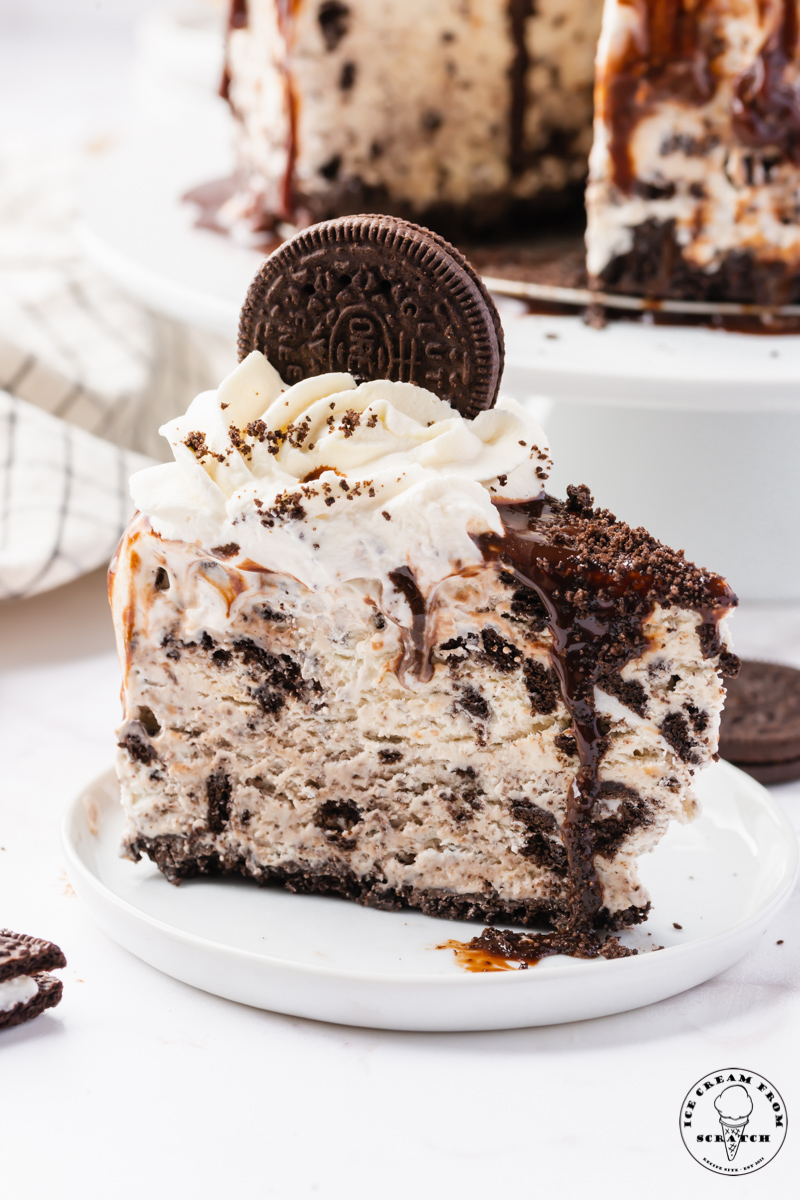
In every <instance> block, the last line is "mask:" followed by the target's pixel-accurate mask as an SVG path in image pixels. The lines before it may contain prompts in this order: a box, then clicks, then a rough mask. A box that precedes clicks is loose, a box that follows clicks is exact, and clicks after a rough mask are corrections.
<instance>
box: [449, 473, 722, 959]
mask: <svg viewBox="0 0 800 1200" xmlns="http://www.w3.org/2000/svg"><path fill="white" fill-rule="evenodd" d="M567 493H568V497H569V498H568V500H567V501H566V503H564V502H562V501H558V500H555V499H553V498H552V497H549V496H544V497H542V498H540V499H537V500H533V501H530V502H527V503H523V504H509V503H505V504H503V503H500V504H498V505H497V507H498V510H499V512H500V514H501V517H502V521H503V526H504V530H505V532H504V535H503V536H502V537H501V536H498V535H497V534H494V533H490V534H484V535H481V536H480V537H478V538H476V541H477V543H478V545H479V546H480V548H481V550H482V552H483V554H484V557H485V558H486V559H488V560H495V561H496V562H497V563H498V564H500V565H502V567H503V568H504V569H506V570H508V571H510V572H511V573H512V575H513V576H514V577H515V578H516V579H517V580H518V581H519V583H520V584H522V586H523V587H525V588H530V589H532V590H533V591H534V592H535V593H536V595H537V596H538V598H539V600H540V602H541V604H542V605H543V606H544V609H545V611H546V613H547V624H548V626H549V629H550V632H551V634H552V646H551V651H550V653H551V657H552V662H553V667H554V669H555V671H556V673H557V675H558V680H559V684H560V687H561V694H562V697H563V700H564V703H565V705H566V708H567V711H568V712H569V714H570V716H571V718H572V729H571V733H572V736H573V737H574V739H575V744H576V748H577V754H578V762H579V767H578V770H577V772H576V774H575V778H574V780H573V782H572V786H571V788H570V791H569V795H568V798H567V811H566V816H565V818H564V821H563V824H562V827H561V836H562V840H563V843H564V847H565V849H566V853H567V862H568V874H567V898H568V902H569V922H568V926H567V928H565V929H563V930H560V931H557V932H556V933H552V934H541V935H530V934H521V933H514V932H510V931H505V932H500V931H498V930H494V929H486V930H484V932H483V934H481V936H480V937H479V938H474V939H473V940H472V941H471V942H470V943H469V945H470V946H471V947H472V948H473V949H479V950H483V951H485V952H487V953H489V954H495V955H501V956H503V957H505V958H512V959H520V960H522V961H526V962H536V961H538V960H539V959H540V958H543V957H545V956H547V955H552V954H572V955H575V956H578V957H589V958H592V957H596V956H597V955H598V954H602V955H603V957H606V958H616V957H620V956H622V955H625V954H627V953H629V951H627V950H626V949H625V948H624V947H622V946H621V945H620V944H619V942H618V941H617V939H616V938H608V939H606V940H605V941H604V942H603V941H602V940H601V938H600V936H599V934H598V929H600V928H602V926H603V924H604V914H603V889H602V885H601V883H600V880H599V879H598V876H597V871H596V870H595V865H594V854H595V847H594V830H593V826H592V814H593V811H594V807H595V804H596V802H597V800H598V797H599V795H600V791H601V786H602V785H601V782H600V778H599V772H598V768H599V763H600V759H601V757H602V754H603V749H604V745H603V743H604V735H603V731H602V729H601V727H600V724H599V721H598V715H597V712H596V709H595V702H594V690H595V686H596V685H597V683H598V681H599V680H600V677H601V675H602V674H603V673H605V672H607V671H608V669H609V668H610V669H613V670H615V671H618V670H619V668H621V667H622V666H624V664H625V663H626V662H627V661H628V660H629V659H630V658H632V657H634V656H635V655H637V654H640V653H641V652H642V651H643V649H644V647H645V641H646V639H645V636H644V632H643V626H644V622H645V621H646V620H647V618H648V617H649V616H650V614H651V613H652V612H653V610H654V608H655V606H656V604H659V603H661V604H664V605H669V604H673V605H674V604H680V605H681V606H683V607H686V608H693V609H695V610H696V611H697V612H699V613H700V615H701V626H700V643H701V648H702V651H703V654H704V656H705V657H706V658H709V657H712V656H714V655H717V654H719V655H720V670H721V671H722V672H723V674H727V675H735V674H736V671H737V670H738V659H737V658H736V657H735V655H732V654H729V653H726V652H724V651H723V652H722V653H721V650H722V646H721V641H720V638H719V633H718V628H719V622H720V621H721V619H722V618H723V617H724V616H725V615H726V613H727V612H729V611H730V609H731V608H733V607H734V606H735V605H736V603H737V600H736V596H735V595H734V593H733V592H732V591H731V589H730V587H729V586H728V584H727V583H726V582H725V580H724V579H722V578H721V577H720V576H718V575H713V574H711V573H709V572H706V571H703V570H701V569H700V568H698V567H695V566H693V565H691V564H689V563H687V562H686V560H685V559H684V557H683V554H682V553H681V552H675V551H673V550H669V549H668V548H667V547H665V546H662V545H661V544H660V543H659V542H657V541H656V540H655V539H654V538H653V537H651V536H650V534H648V533H647V532H646V531H645V530H643V529H631V528H630V526H628V525H625V524H623V523H622V522H617V520H616V518H615V517H614V516H613V515H612V514H611V513H608V512H606V511H605V510H600V511H596V510H594V509H593V508H592V497H591V495H590V494H589V491H588V489H587V488H586V487H585V486H581V487H569V488H568V489H567Z"/></svg>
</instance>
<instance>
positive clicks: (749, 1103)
mask: <svg viewBox="0 0 800 1200" xmlns="http://www.w3.org/2000/svg"><path fill="white" fill-rule="evenodd" d="M786 1130H787V1115H786V1105H785V1104H784V1102H783V1097H782V1096H781V1094H780V1092H779V1091H778V1089H777V1088H776V1087H775V1086H774V1084H772V1083H770V1081H769V1080H768V1079H765V1078H764V1076H763V1075H758V1074H757V1073H756V1072H755V1071H747V1070H744V1069H743V1068H741V1067H725V1068H724V1069H723V1070H721V1071H716V1072H713V1073H712V1074H710V1075H706V1076H704V1077H703V1078H702V1079H698V1081H697V1083H696V1084H695V1085H694V1087H693V1088H692V1089H691V1091H690V1092H689V1094H688V1095H687V1096H686V1098H685V1099H684V1101H683V1104H682V1106H681V1137H682V1138H683V1142H684V1145H685V1146H686V1149H687V1150H688V1151H689V1153H690V1154H691V1156H692V1158H694V1159H695V1161H696V1162H699V1163H700V1165H701V1166H703V1167H706V1168H707V1169H708V1170H709V1171H713V1172H714V1173H715V1174H717V1175H752V1173H753V1172H754V1171H760V1170H761V1168H762V1167H765V1166H766V1165H767V1164H768V1163H770V1162H771V1161H772V1159H773V1158H774V1157H775V1155H776V1154H777V1153H778V1151H779V1150H780V1148H781V1146H782V1145H783V1143H784V1140H785V1138H786Z"/></svg>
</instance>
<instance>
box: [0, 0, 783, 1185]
mask: <svg viewBox="0 0 800 1200" xmlns="http://www.w3.org/2000/svg"><path fill="white" fill-rule="evenodd" d="M149 7H152V5H148V4H143V3H133V0H113V2H112V0H107V2H106V3H92V0H80V2H78V0H49V2H45V0H36V2H30V0H16V3H10V2H9V0H5V4H4V5H3V6H2V7H0V112H1V113H2V120H3V122H4V124H5V126H6V128H7V129H8V128H9V127H11V128H12V129H14V130H16V131H18V132H20V133H22V134H26V135H27V134H29V133H33V134H35V135H36V136H37V137H42V138H49V139H51V140H52V141H54V142H57V143H60V144H62V145H63V144H64V143H65V142H69V141H72V140H75V141H77V140H79V139H81V138H84V137H90V136H97V135H99V134H102V133H104V132H106V131H107V130H108V129H113V128H114V127H115V126H116V124H117V123H118V122H119V121H121V120H123V119H124V116H125V84H126V78H127V72H128V69H129V64H130V60H131V54H132V45H133V42H132V32H131V30H132V21H133V19H134V17H135V16H136V15H137V13H139V12H141V11H143V10H145V9H147V8H149ZM789 549H790V548H787V551H788V550H789ZM736 624H737V626H738V647H739V649H740V650H742V651H743V652H745V653H748V654H750V655H751V656H755V655H759V654H765V655H768V656H769V655H771V656H776V657H781V658H784V659H788V660H790V661H795V662H796V663H797V664H798V665H800V617H798V614H797V612H796V611H795V610H793V609H790V608H782V609H778V608H772V609H765V608H761V609H757V608H753V609H749V610H746V611H743V612H742V613H740V614H739V617H738V618H737V621H736ZM117 690H118V671H117V666H116V660H115V656H114V653H113V643H112V634H111V627H110V620H109V617H108V613H107V608H106V601H105V592H104V581H103V578H102V575H101V574H100V573H97V574H95V575H92V576H89V577H87V578H85V579H83V580H81V581H78V582H77V583H75V584H71V585H69V586H68V587H66V588H63V589H61V590H60V591H58V592H54V593H51V594H49V595H45V596H41V597H37V598H34V599H32V600H28V601H23V602H19V603H14V604H9V605H6V606H5V607H3V608H0V755H1V757H0V764H1V765H0V771H1V772H2V774H1V776H0V778H1V780H2V792H1V793H0V847H2V849H0V924H7V925H8V926H10V927H11V928H15V929H19V930H21V931H24V932H30V933H34V934H37V935H41V936H46V937H50V938H53V939H54V940H55V941H57V942H58V943H59V944H61V945H62V947H63V948H64V950H65V952H66V955H67V958H68V960H69V965H68V967H67V969H66V970H65V971H64V972H63V973H62V974H63V978H64V983H65V996H64V1001H63V1003H62V1004H61V1006H60V1007H59V1008H58V1009H57V1010H55V1011H54V1012H52V1013H48V1014H45V1015H44V1016H43V1017H41V1018H39V1019H38V1020H36V1021H35V1022H32V1023H31V1024H30V1025H26V1026H22V1027H20V1028H19V1029H15V1030H11V1031H5V1032H3V1033H0V1196H2V1197H3V1200H5V1197H8V1198H9V1200H11V1198H12V1197H13V1200H18V1198H22V1197H25V1198H36V1200H38V1197H42V1198H44V1197H51V1196H63V1197H67V1198H70V1200H71V1198H72V1197H76V1198H78V1197H81V1198H86V1200H95V1198H96V1200H101V1198H102V1200H105V1198H109V1200H116V1198H121V1200H127V1198H128V1197H131V1198H133V1197H136V1198H137V1200H138V1198H139V1197H142V1196H151V1197H155V1198H158V1200H160V1198H161V1197H181V1198H183V1197H190V1196H196V1197H200V1198H201V1200H205V1198H206V1197H209V1198H210V1197H216V1196H225V1197H232V1196H235V1195H242V1196H247V1197H261V1196H265V1197H273V1196H275V1197H281V1198H283V1197H286V1198H288V1200H294V1197H305V1196H321V1197H331V1198H332V1200H338V1198H339V1197H341V1198H342V1200H344V1198H345V1197H346V1198H347V1200H351V1198H354V1200H360V1197H366V1196H372V1195H376V1196H385V1197H389V1198H394V1197H398V1198H399V1197H403V1198H406V1197H408V1198H409V1200H414V1198H416V1197H420V1198H422V1200H428V1198H431V1200H433V1198H434V1197H436V1198H438V1197H446V1198H449V1197H465V1198H469V1200H471V1198H472V1197H475V1198H476V1200H477V1198H478V1197H480V1198H483V1197H487V1196H490V1195H497V1196H503V1197H505V1196H514V1197H527V1196H530V1197H538V1196H540V1195H542V1194H548V1193H549V1194H553V1195H556V1196H563V1197H568V1198H572V1197H576V1198H577V1197H579V1196H580V1197H583V1196H591V1197H597V1198H599V1200H604V1198H605V1197H609V1198H610V1197H612V1196H613V1197H615V1198H617V1197H625V1196H628V1195H632V1194H633V1192H634V1188H635V1189H636V1190H637V1193H639V1192H643V1193H644V1194H645V1196H647V1197H667V1196H670V1197H672V1196H674V1195H675V1194H676V1193H678V1194H683V1195H686V1196H706V1195H709V1196H710V1195H713V1196H715V1197H717V1196H721V1195H727V1194H728V1193H729V1192H730V1193H732V1192H734V1191H736V1192H737V1195H742V1194H744V1195H747V1196H748V1197H750V1196H761V1195H764V1196H770V1197H784V1196H786V1197H788V1196H790V1195H795V1194H796V1191H797V1178H798V1168H800V1133H799V1132H798V1130H797V1123H800V1086H798V1084H797V1080H798V1079H799V1078H800V1008H799V1006H798V983H799V982H800V950H798V946H800V938H798V933H797V930H798V926H799V925H800V904H799V903H798V900H797V897H795V899H794V902H793V905H792V907H791V908H790V909H789V910H788V911H787V912H786V913H785V914H784V916H783V917H782V918H781V919H780V920H779V921H778V923H777V924H776V925H775V926H774V927H773V928H772V929H771V930H770V931H769V932H768V934H767V935H766V937H765V939H764V941H763V943H762V945H761V947H760V948H759V950H758V951H756V952H755V953H753V954H751V955H750V956H749V957H748V958H747V959H745V960H744V961H743V962H742V963H741V964H739V965H738V966H736V967H734V968H733V969H731V970H730V971H728V972H726V973H725V974H724V975H722V976H720V977H719V978H717V979H716V980H713V981H711V982H710V983H708V984H705V985H703V986H702V987H699V988H696V989H694V990H693V991H691V992H688V993H686V994H685V995H683V996H680V997H676V998H675V999H673V1000H670V1001H665V1002H663V1003H661V1004H658V1005H654V1006H652V1007H651V1008H648V1009H644V1010H641V1011H639V1012H634V1013H630V1014H623V1015H620V1016H615V1017H610V1018H604V1019H602V1020H598V1021H591V1022H583V1023H580V1024H575V1025H563V1026H558V1027H553V1028H550V1029H531V1030H520V1031H515V1032H507V1033H485V1034H469V1035H467V1034H457V1035H456V1034H453V1035H417V1034H400V1033H382V1032H376V1031H363V1030H357V1029H350V1028H337V1027H334V1026H327V1025H322V1024H315V1023H312V1022H307V1021H302V1020H295V1019H291V1018H288V1017H282V1016H275V1015H272V1014H269V1013H264V1012H259V1011H255V1010H251V1009H247V1008H242V1007H240V1006H237V1005H234V1004H231V1003H229V1002H227V1001H223V1000H219V999H216V998H214V997H212V996H208V995H205V994H203V993H201V992H197V991H194V990H193V989H191V988H189V987H186V986H184V985H182V984H179V983H177V982H175V981H173V980H171V979H169V978H167V977H165V976H162V975H160V974H159V973H158V972H156V971H154V970H152V969H151V968H149V967H147V966H145V965H144V964H142V963H140V962H139V961H137V960H136V959H135V958H133V957H132V956H131V955H129V954H128V953H127V952H125V951H123V950H121V949H120V948H118V947H117V946H116V945H115V944H114V943H113V942H111V941H110V940H109V939H108V938H106V937H105V936H104V935H103V934H101V933H100V932H99V931H98V930H97V929H96V928H95V927H94V926H93V925H92V923H91V922H90V920H89V918H88V915H87V914H86V913H85V911H84V910H83V908H82V907H81V905H80V903H79V901H78V900H77V899H76V898H75V897H74V895H73V894H72V891H71V888H70V886H69V884H68V881H67V880H66V877H65V874H64V869H63V857H62V853H61V849H60V845H59V840H58V825H59V820H60V816H61V814H62V812H63V810H64V807H65V806H66V804H67V803H68V801H69V800H70V798H71V797H72V796H73V795H74V794H75V792H76V791H77V790H78V789H79V788H80V787H81V786H82V785H83V784H85V783H86V782H87V781H88V780H89V779H90V778H91V777H92V776H93V775H95V774H97V773H99V772H100V771H102V770H104V769H105V768H106V767H107V765H108V764H109V762H110V760H111V757H112V754H113V741H114V739H113V734H112V730H113V726H114V723H115V721H116V719H117V715H118V700H117ZM775 793H776V795H777V796H778V797H779V798H780V800H781V802H783V803H785V804H786V806H787V808H788V809H789V810H790V812H791V813H792V814H793V815H795V816H797V814H799V813H800V787H797V786H795V787H791V786H789V787H784V788H781V789H775ZM795 823H796V824H800V816H797V819H796V821H795ZM778 939H783V941H784V944H783V945H780V946H779V945H776V942H777V941H778ZM726 1066H741V1067H748V1068H751V1069H753V1070H755V1071H758V1072H760V1073H762V1074H763V1075H765V1076H766V1077H767V1078H769V1079H770V1080H772V1081H773V1082H774V1083H775V1084H776V1085H777V1087H778V1088H779V1089H780V1090H781V1092H782V1094H783V1097H784V1099H785V1101H786V1104H787V1107H788V1113H789V1132H788V1137H787V1141H786V1144H785V1146H784V1148H783V1150H782V1151H781V1154H780V1155H779V1157H778V1158H777V1159H776V1160H775V1162H774V1163H772V1164H771V1165H770V1166H769V1167H767V1168H766V1169H765V1170H764V1171H763V1172H761V1173H760V1174H758V1175H756V1176H753V1177H751V1178H748V1179H741V1180H737V1181H736V1182H730V1181H728V1182H726V1181H723V1180H720V1179H717V1178H714V1177H713V1176H711V1175H710V1174H708V1173H707V1172H705V1171H704V1170H703V1169H702V1168H701V1167H699V1166H698V1165H697V1164H696V1163H695V1162H693V1161H692V1159H691V1158H690V1157H689V1155H688V1154H687V1153H686V1151H685V1150H684V1148H683V1146H682V1144H681V1141H680V1137H679V1133H678V1115H679V1108H680V1104H681V1100H682V1098H683V1096H684V1094H685V1093H686V1092H687V1091H688V1089H689V1087H690V1086H691V1084H692V1083H693V1082H694V1081H695V1080H696V1079H697V1078H698V1077H700V1076H701V1075H703V1074H705V1073H706V1072H708V1071H712V1070H715V1069H719V1068H721V1067H726Z"/></svg>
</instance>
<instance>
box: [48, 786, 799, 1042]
mask: <svg viewBox="0 0 800 1200" xmlns="http://www.w3.org/2000/svg"><path fill="white" fill-rule="evenodd" d="M697 790H698V792H699V794H700V797H701V800H702V803H703V809H704V811H703V815H702V816H701V817H700V818H699V819H698V820H697V821H696V822H694V824H693V825H691V826H686V827H684V826H675V827H673V828H672V829H671V830H670V832H669V833H668V834H667V836H666V838H665V839H664V841H663V842H662V844H661V845H660V846H659V848H658V850H657V851H656V853H655V854H653V855H652V856H649V857H648V858H646V859H644V860H643V861H642V863H641V868H642V872H641V873H642V876H643V879H644V882H645V883H646V885H647V887H648V889H649V891H650V893H651V897H652V900H653V907H654V911H653V914H652V916H651V917H650V919H649V920H648V921H647V923H646V924H645V925H641V926H639V927H637V928H636V929H635V930H629V931H628V932H626V933H625V934H623V935H622V939H623V941H625V942H626V944H628V945H630V946H636V947H639V948H641V950H642V953H641V954H639V955H637V956H636V957H632V958H627V959H619V960H617V961H612V962H606V961H604V960H592V961H581V960H577V959H568V958H564V957H554V958H548V959H544V960H543V961H542V962H541V963H539V964H538V966H536V967H533V968H531V969H529V970H527V971H517V970H515V971H507V972H505V971H504V972H498V973H494V974H477V975H476V974H466V973H464V972H463V970H462V969H461V968H460V967H459V966H457V964H456V962H455V958H454V955H453V953H452V951H450V950H440V949H437V946H438V945H439V944H440V943H442V942H445V941H447V940H448V939H451V938H454V939H457V940H461V941H467V940H469V938H471V937H473V936H474V935H475V934H476V933H477V932H478V931H479V929H480V926H477V925H475V924H471V923H466V922H459V921H442V920H437V919H434V918H431V917H426V916H423V915H422V914H420V913H418V912H415V911H404V912H398V913H385V912H376V911H374V910H373V909H368V908H361V907H359V906H358V905H356V904H352V903H350V902H348V901H345V900H336V899H331V898H329V897H322V896H299V895H292V894H291V893H289V892H284V891H280V890H277V889H259V888H257V887H256V886H254V885H253V884H252V883H248V882H245V881H244V880H232V879H199V880H186V881H185V882H184V883H183V884H181V886H180V887H178V888H176V887H173V886H172V885H171V884H169V883H167V881H166V880H165V879H164V878H163V877H162V876H161V875H160V874H159V872H158V871H157V869H156V868H155V867H154V866H153V865H152V864H151V863H149V862H141V863H136V864H134V863H131V862H128V861H126V860H124V859H121V858H119V857H118V847H119V844H120V836H121V829H122V812H121V808H120V805H119V803H118V793H117V784H116V780H115V778H114V776H113V774H112V773H111V772H108V773H106V774H105V775H103V776H101V777H100V778H99V779H98V780H96V781H95V782H94V783H92V784H91V785H90V786H89V787H88V788H87V789H86V790H85V791H84V792H82V793H81V795H79V796H78V797H77V799H76V800H75V801H74V802H73V804H72V805H71V807H70V809H69V811H68V813H67V815H66V817H65V820H64V826H63V840H64V847H65V850H66V855H67V861H68V867H69V876H70V879H71V880H72V883H73V886H74V887H75V890H76V892H77V893H78V895H79V896H80V897H81V898H82V899H83V901H84V902H85V903H86V904H87V905H88V907H89V909H90V910H91V912H92V914H93V916H94V917H95V918H96V919H97V921H98V923H99V924H100V925H101V926H102V927H103V929H105V931H106V932H107V933H108V934H110V935H111V937H113V938H114V939H115V940H116V941H118V942H119V943H120V944H121V945H123V946H125V947H126V948H127V949H128V950H130V951H132V952H133V953H134V954H136V955H138V957H139V958H142V959H144V961H145V962H148V963H150V964H151V965H152V966H154V967H157V968H158V969H159V970H161V971H164V972H165V973H166V974H168V975H172V976H174V977H175V978H176V979H180V980H182V981H183V982H185V983H190V984H192V985H193V986H194V987H198V988H202V989H203V990H204V991H207V992H212V993H214V994H215V995H219V996H224V997H226V998H227V999H229V1000H237V1001H240V1002H241V1003H243V1004H251V1005H254V1006H255V1007H257V1008H266V1009H272V1010H274V1011H276V1012H283V1013H290V1014H293V1015H295V1016H301V1017H313V1018H316V1019H317V1020H322V1021H333V1022H336V1023H338V1024H343V1025H362V1026H368V1027H371V1028H376V1029H413V1030H431V1031H433V1030H470V1029H513V1028H517V1027H520V1026H526V1025H545V1024H559V1023H562V1022H565V1021H578V1020H583V1019H585V1018H587V1017H600V1016H605V1015H607V1014H608V1013H616V1012H624V1011H625V1010H627V1009H631V1008H639V1007H641V1006H642V1005H645V1004H652V1003H653V1002H654V1001H656V1000H663V999H664V998H665V997H667V996H673V995H675V994H676V993H677V992H681V991H684V990H685V989H687V988H690V987H694V986H695V985H696V984H698V983H702V982H703V981H704V980H706V979H709V978H711V976H712V975H716V974H717V973H718V972H719V971H723V970H725V968H726V967H729V966H731V964H732V963H734V962H736V961H737V959H739V958H741V956H742V955H743V954H745V953H746V952H747V951H748V950H749V949H750V948H751V947H752V946H753V945H755V943H756V942H757V941H758V939H759V938H760V937H761V935H762V933H763V932H764V930H765V929H766V927H767V925H768V924H769V922H770V920H771V919H772V918H773V917H774V916H775V914H776V913H777V912H778V911H779V910H780V908H781V907H782V906H783V905H784V904H785V902H786V900H787V899H788V897H789V895H790V892H791V890H792V887H793V886H794V882H795V878H796V876H797V869H798V852H797V840H796V838H795V834H794V832H793V830H792V828H791V826H790V825H789V823H788V821H787V820H786V818H785V816H784V815H783V814H782V812H781V810H780V809H779V808H778V806H777V805H776V804H775V802H774V801H773V800H772V798H771V797H770V795H769V793H768V792H767V791H766V790H765V789H764V788H763V787H761V786H760V785H759V784H758V783H755V782H754V781H753V780H752V779H750V777H749V776H747V775H744V774H742V773H741V772H740V771H737V770H736V769H735V768H734V767H731V766H730V765H728V764H727V763H719V764H717V765H716V766H714V767H712V768H711V769H709V770H708V771H706V772H704V773H703V775H702V776H701V777H700V778H699V780H698V789H697ZM673 922H675V923H677V924H678V925H680V926H682V928H681V929H680V930H678V929H676V928H675V927H674V925H673ZM653 946H664V947H665V949H663V950H661V951H659V952H657V953H650V952H649V951H650V949H651V947H653Z"/></svg>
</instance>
